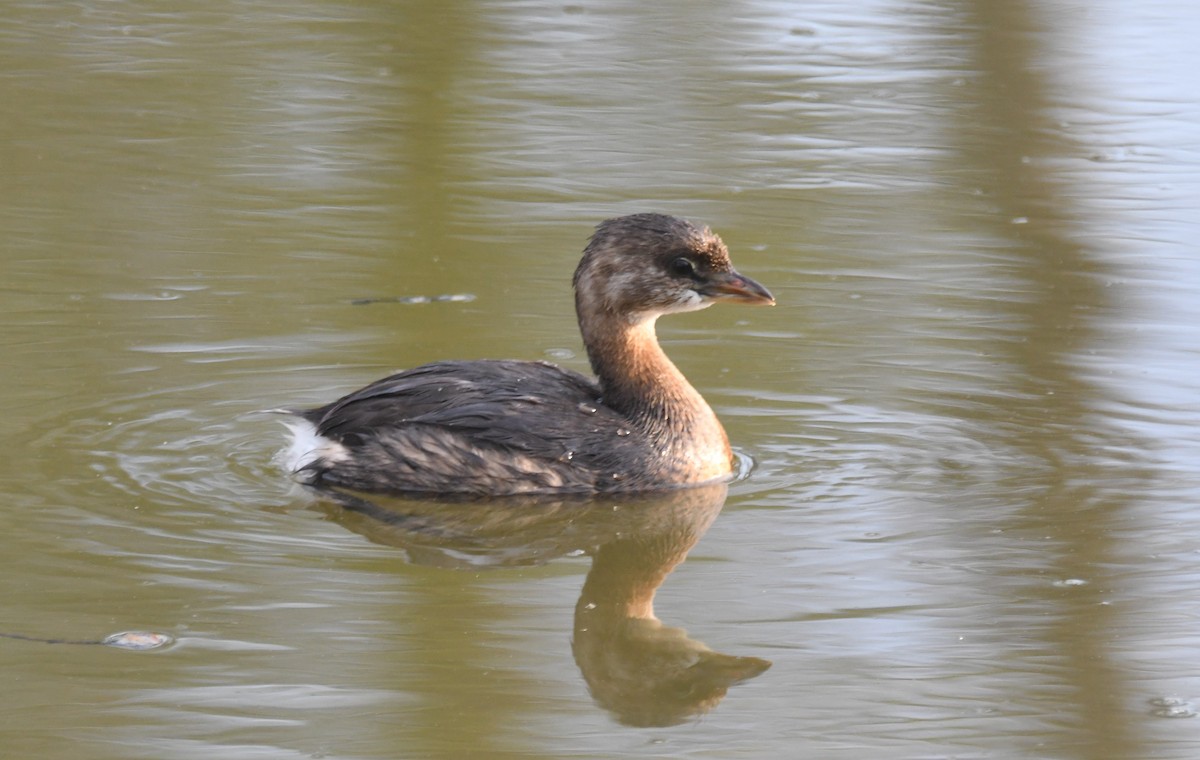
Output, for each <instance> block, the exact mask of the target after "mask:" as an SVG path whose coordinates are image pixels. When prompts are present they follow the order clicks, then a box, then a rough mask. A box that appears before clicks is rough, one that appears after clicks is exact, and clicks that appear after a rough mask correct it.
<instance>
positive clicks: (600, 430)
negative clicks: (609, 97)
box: [291, 214, 774, 495]
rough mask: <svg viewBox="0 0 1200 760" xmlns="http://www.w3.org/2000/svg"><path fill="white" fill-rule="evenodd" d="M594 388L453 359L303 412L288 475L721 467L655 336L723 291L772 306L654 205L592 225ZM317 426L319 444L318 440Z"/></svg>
mask: <svg viewBox="0 0 1200 760" xmlns="http://www.w3.org/2000/svg"><path fill="white" fill-rule="evenodd" d="M574 283H575V288H576V309H577V312H578V316H579V322H580V329H581V331H582V332H583V338H584V343H585V345H586V347H587V350H588V357H589V359H590V360H591V363H592V368H593V369H594V370H595V371H596V374H597V376H598V381H593V380H591V379H589V378H586V377H584V376H583V375H580V374H579V373H577V372H572V371H569V370H564V369H561V368H559V367H556V366H555V365H553V364H549V363H547V362H522V361H445V362H436V363H433V364H427V365H424V366H422V367H417V368H415V369H411V370H407V371H404V372H400V373H399V374H396V375H392V376H391V377H387V378H384V379H383V380H379V381H377V382H375V383H372V384H371V385H368V386H366V387H365V388H363V389H361V390H358V391H355V392H354V393H351V394H349V395H347V396H345V397H343V398H341V399H338V400H337V401H335V402H333V403H332V404H329V405H327V406H323V407H320V408H318V409H313V410H309V411H302V412H297V413H296V414H297V415H298V416H299V417H300V418H302V419H303V420H304V421H305V422H307V423H308V425H309V426H311V427H312V428H313V429H312V430H302V429H297V431H296V432H297V441H296V443H295V444H293V448H292V455H293V462H292V465H291V467H292V470H293V472H294V473H295V475H296V476H297V477H298V478H299V479H301V480H302V481H304V482H306V483H309V484H311V485H316V486H337V487H344V488H351V489H356V490H365V491H377V492H421V493H447V494H449V493H457V494H484V495H486V494H492V495H504V494H527V493H556V492H560V493H566V492H573V493H595V492H613V491H648V490H658V489H663V488H671V487H677V486H681V485H688V484H693V483H699V482H703V481H707V480H712V479H714V478H720V477H723V476H727V475H728V474H729V473H730V471H731V467H732V454H731V452H730V450H729V444H728V441H727V440H726V438H725V432H724V430H723V429H722V428H721V425H720V423H719V422H718V421H717V419H716V416H715V415H714V414H713V413H712V410H711V409H710V408H709V407H708V405H707V404H706V403H705V402H704V400H703V398H701V397H700V395H699V394H698V393H697V392H696V391H695V389H694V388H692V387H691V385H689V384H688V382H687V381H686V380H685V379H684V377H683V375H682V374H680V373H679V371H678V370H677V369H676V368H675V366H674V365H673V364H672V363H671V362H670V360H669V359H667V357H666V355H665V354H663V353H662V350H661V349H660V348H659V346H658V342H657V339H656V338H655V336H654V322H655V320H656V319H657V318H658V316H659V315H660V314H665V313H670V312H674V311H690V310H694V309H698V308H704V307H705V306H707V305H709V304H710V303H711V302H712V301H713V300H715V299H718V298H724V299H730V300H739V301H744V302H748V303H774V300H773V299H772V298H771V296H770V294H769V293H768V292H767V291H766V290H765V289H764V288H763V287H762V286H760V285H758V284H757V283H755V282H753V281H752V280H749V279H747V278H744V277H742V276H741V275H738V274H737V273H736V272H734V270H733V268H732V266H731V265H730V263H729V257H728V253H727V252H726V250H725V246H724V245H723V244H722V243H721V241H720V239H719V238H718V237H717V236H716V235H714V234H713V233H712V232H710V231H709V230H707V229H706V228H697V227H694V226H693V225H691V224H689V223H688V222H685V221H683V220H681V219H676V218H674V217H669V216H663V215H660V214H637V215H634V216H628V217H621V218H618V219H611V220H609V221H607V222H604V223H602V224H601V225H600V226H599V227H597V229H596V233H595V234H594V235H593V236H592V239H591V242H590V243H589V244H588V246H587V249H586V250H585V252H584V257H583V260H582V261H581V262H580V265H579V268H578V269H577V271H576V273H575V279H574ZM313 433H315V435H316V436H317V437H315V438H314V437H313Z"/></svg>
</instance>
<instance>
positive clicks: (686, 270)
mask: <svg viewBox="0 0 1200 760" xmlns="http://www.w3.org/2000/svg"><path fill="white" fill-rule="evenodd" d="M671 274H677V275H679V276H680V277H692V276H694V275H695V274H696V265H695V264H693V263H692V260H691V259H689V258H687V257H686V256H680V257H679V258H677V259H675V260H674V261H672V262H671Z"/></svg>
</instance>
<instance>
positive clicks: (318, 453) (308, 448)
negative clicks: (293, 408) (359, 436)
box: [277, 419, 350, 475]
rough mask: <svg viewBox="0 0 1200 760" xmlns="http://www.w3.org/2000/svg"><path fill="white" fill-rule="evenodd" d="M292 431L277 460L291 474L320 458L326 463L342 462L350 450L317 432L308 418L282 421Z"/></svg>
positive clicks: (299, 471)
mask: <svg viewBox="0 0 1200 760" xmlns="http://www.w3.org/2000/svg"><path fill="white" fill-rule="evenodd" d="M283 424H284V425H285V426H287V429H288V430H290V431H292V441H291V443H290V444H289V445H288V447H287V448H286V449H284V450H283V451H281V452H279V456H278V457H277V461H279V463H280V464H281V465H282V466H283V467H284V468H286V469H287V471H288V472H290V473H291V474H293V475H297V474H301V471H302V470H303V469H304V468H305V467H308V466H309V465H311V464H313V463H314V462H316V461H318V460H320V461H323V462H326V463H328V464H333V463H335V462H344V461H346V460H347V459H349V458H350V452H348V451H347V450H346V447H345V446H343V445H342V444H340V443H338V442H337V441H333V440H330V439H328V438H326V437H325V436H323V435H318V434H317V428H316V427H315V426H314V425H313V424H312V423H311V422H309V421H308V420H301V419H294V420H288V421H287V422H284V423H283Z"/></svg>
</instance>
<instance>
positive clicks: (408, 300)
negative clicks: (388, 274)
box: [350, 293, 475, 306]
mask: <svg viewBox="0 0 1200 760" xmlns="http://www.w3.org/2000/svg"><path fill="white" fill-rule="evenodd" d="M474 300H475V296H474V294H472V293H446V294H443V295H440V296H381V297H379V298H355V299H354V300H352V301H351V302H350V303H352V304H354V305H355V306H365V305H367V304H372V303H404V304H416V303H446V302H451V303H468V302H470V301H474Z"/></svg>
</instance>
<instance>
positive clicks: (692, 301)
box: [675, 290, 713, 311]
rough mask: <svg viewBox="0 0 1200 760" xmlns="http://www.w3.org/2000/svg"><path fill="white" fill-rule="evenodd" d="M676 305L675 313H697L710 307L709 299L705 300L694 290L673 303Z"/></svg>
mask: <svg viewBox="0 0 1200 760" xmlns="http://www.w3.org/2000/svg"><path fill="white" fill-rule="evenodd" d="M675 303H676V304H678V307H677V308H676V309H675V310H676V311H699V310H700V309H707V308H708V307H709V306H712V304H713V302H712V300H711V299H708V298H705V297H704V296H702V295H700V294H699V293H697V292H696V291H694V290H689V291H687V293H685V294H684V297H683V298H681V299H679V300H678V301H676V302H675Z"/></svg>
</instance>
